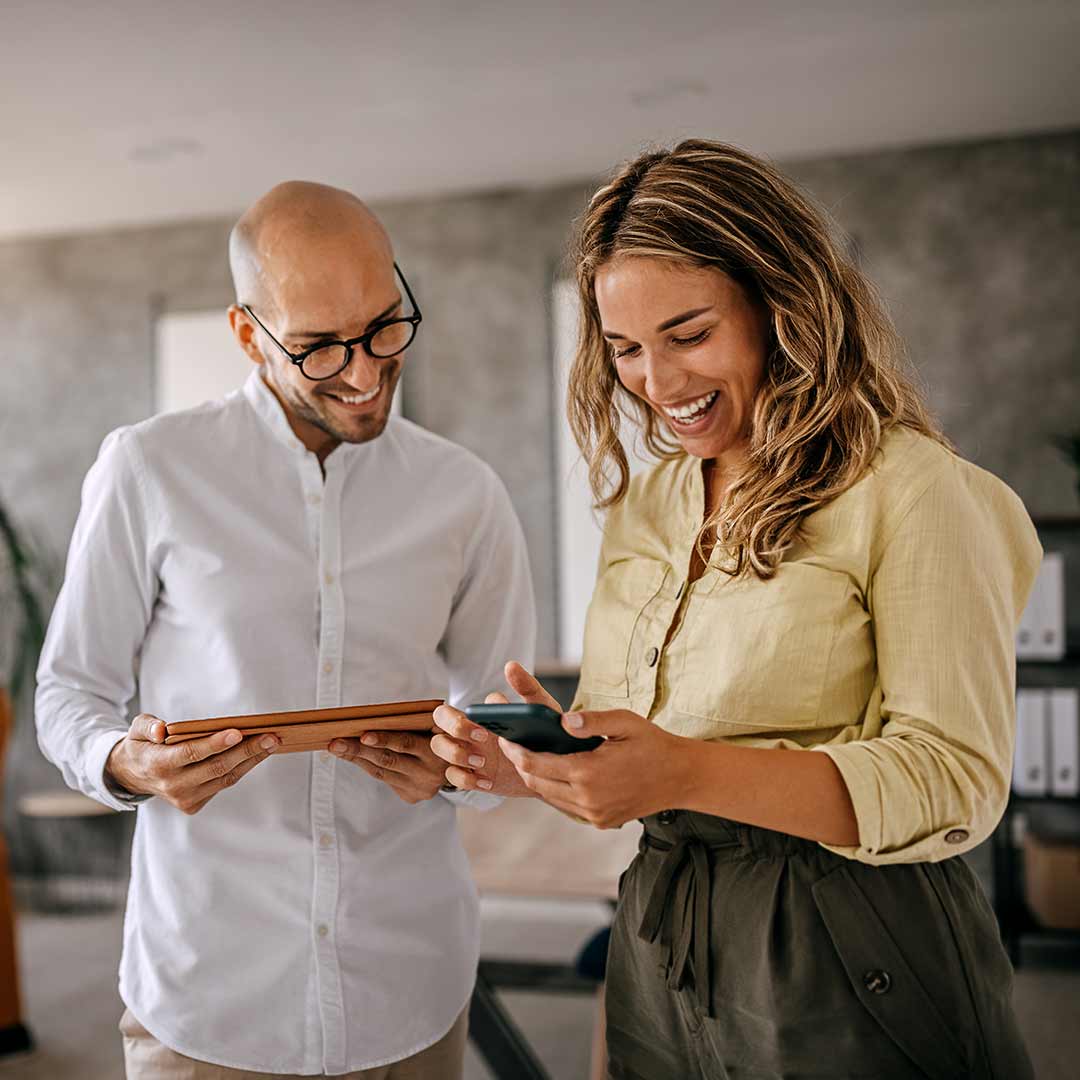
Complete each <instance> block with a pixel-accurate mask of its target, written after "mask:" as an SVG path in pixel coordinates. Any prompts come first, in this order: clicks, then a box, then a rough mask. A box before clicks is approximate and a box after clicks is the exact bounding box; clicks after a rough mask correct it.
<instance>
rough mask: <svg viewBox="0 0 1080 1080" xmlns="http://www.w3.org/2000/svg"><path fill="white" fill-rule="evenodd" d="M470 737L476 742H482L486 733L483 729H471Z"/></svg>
mask: <svg viewBox="0 0 1080 1080" xmlns="http://www.w3.org/2000/svg"><path fill="white" fill-rule="evenodd" d="M472 737H473V738H474V739H475V740H476V741H477V742H483V741H484V740H485V739H486V738H487V732H486V731H485V730H484V729H483V728H473V731H472Z"/></svg>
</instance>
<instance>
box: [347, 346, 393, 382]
mask: <svg viewBox="0 0 1080 1080" xmlns="http://www.w3.org/2000/svg"><path fill="white" fill-rule="evenodd" d="M383 363H384V361H382V360H376V359H375V357H373V356H369V355H368V354H367V352H366V351H365V350H364V349H363V348H362V347H361V346H359V345H357V346H355V347H354V348H353V351H352V360H351V361H350V362H349V366H348V367H347V368H345V370H344V371H343V372H342V373H341V376H342V378H343V379H344V380H345V381H346V382H347V383H348V384H349V385H350V386H351V387H352V388H353V389H354V390H359V391H360V393H367V392H368V391H370V390H374V389H375V387H376V386H378V385H379V379H380V378H381V377H382V365H383Z"/></svg>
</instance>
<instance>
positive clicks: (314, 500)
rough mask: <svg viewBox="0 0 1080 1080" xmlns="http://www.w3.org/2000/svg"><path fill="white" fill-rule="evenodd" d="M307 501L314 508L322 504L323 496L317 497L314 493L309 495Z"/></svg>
mask: <svg viewBox="0 0 1080 1080" xmlns="http://www.w3.org/2000/svg"><path fill="white" fill-rule="evenodd" d="M307 501H308V502H309V503H311V505H312V506H318V505H319V503H321V502H322V496H321V495H316V494H315V493H312V494H311V495H309V496H308V497H307Z"/></svg>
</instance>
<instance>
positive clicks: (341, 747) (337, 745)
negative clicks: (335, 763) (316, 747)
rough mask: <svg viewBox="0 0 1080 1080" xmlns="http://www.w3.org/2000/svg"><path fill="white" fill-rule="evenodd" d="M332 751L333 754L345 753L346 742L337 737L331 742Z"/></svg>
mask: <svg viewBox="0 0 1080 1080" xmlns="http://www.w3.org/2000/svg"><path fill="white" fill-rule="evenodd" d="M330 753H331V754H344V753H345V744H344V743H343V742H341V740H340V739H335V740H334V741H333V742H332V743H331V744H330Z"/></svg>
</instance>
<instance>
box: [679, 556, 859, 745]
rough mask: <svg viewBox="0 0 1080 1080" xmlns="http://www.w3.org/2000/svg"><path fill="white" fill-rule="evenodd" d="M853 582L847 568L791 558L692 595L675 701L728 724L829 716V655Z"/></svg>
mask: <svg viewBox="0 0 1080 1080" xmlns="http://www.w3.org/2000/svg"><path fill="white" fill-rule="evenodd" d="M852 591H853V587H852V584H851V582H850V579H849V578H848V577H847V576H846V575H844V574H841V573H838V572H836V571H832V570H824V569H822V568H821V567H818V566H813V565H810V564H807V563H782V564H781V566H780V569H779V570H778V572H777V574H776V576H775V577H774V578H772V579H771V580H770V581H761V580H759V579H758V578H756V577H750V578H741V579H738V580H731V579H729V578H726V577H721V579H720V580H719V582H718V583H717V585H716V586H715V588H713V589H712V590H711V591H710V592H708V593H706V594H704V595H693V596H692V597H691V598H690V600H689V610H688V612H687V617H686V620H685V624H684V627H683V630H682V633H681V634H680V636H681V637H683V639H684V640H683V641H682V642H681V645H682V649H681V652H682V653H683V666H682V669H681V671H680V672H679V673H678V675H677V684H676V686H675V687H674V695H673V705H674V707H675V708H676V709H677V710H678V711H680V712H685V713H689V714H691V715H693V716H697V717H703V718H706V719H709V720H715V721H718V722H720V723H721V724H723V725H724V730H725V732H728V733H737V732H744V733H758V734H759V733H763V732H765V731H775V732H777V733H778V734H779V733H782V732H784V731H796V730H799V729H807V728H814V727H817V726H820V725H821V723H822V721H821V719H820V712H821V699H822V692H823V689H824V685H825V679H826V675H827V673H828V669H829V660H830V655H831V653H832V648H833V643H834V642H835V640H836V636H837V633H838V629H839V626H840V623H841V620H842V619H843V618H844V617H845V608H846V604H847V603H848V601H849V600H850V599H851V594H852ZM673 674H674V673H673ZM829 722H831V721H829Z"/></svg>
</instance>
